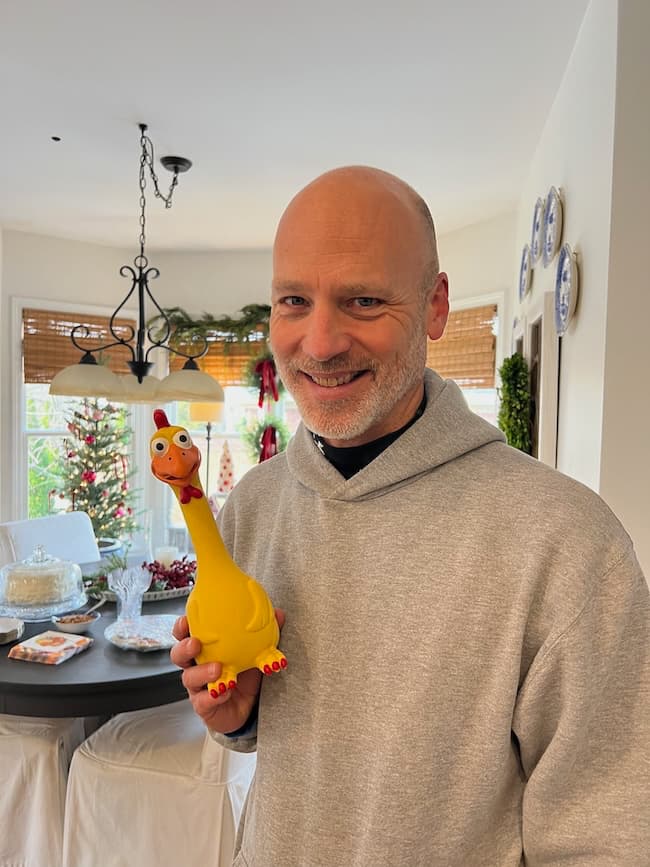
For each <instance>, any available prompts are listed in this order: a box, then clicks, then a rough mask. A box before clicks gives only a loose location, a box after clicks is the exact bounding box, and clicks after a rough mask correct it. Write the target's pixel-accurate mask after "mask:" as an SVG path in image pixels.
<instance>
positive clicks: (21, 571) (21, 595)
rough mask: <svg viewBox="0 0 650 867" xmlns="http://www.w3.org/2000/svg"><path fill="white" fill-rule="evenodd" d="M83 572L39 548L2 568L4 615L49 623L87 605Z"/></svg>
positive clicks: (0, 584)
mask: <svg viewBox="0 0 650 867" xmlns="http://www.w3.org/2000/svg"><path fill="white" fill-rule="evenodd" d="M86 599H87V597H86V592H85V590H84V586H83V579H82V577H81V569H80V568H79V566H78V565H77V564H76V563H71V562H70V561H68V560H59V559H58V558H56V557H50V556H49V555H48V554H46V553H45V551H44V549H43V546H42V545H37V546H36V548H35V549H34V553H33V554H32V556H31V557H28V558H27V559H26V560H21V561H20V562H18V563H8V564H7V565H6V566H3V567H2V569H0V615H2V616H7V617H19V618H20V619H21V620H28V621H41V620H43V621H44V620H49V619H50V617H51V616H52V615H53V614H62V613H63V612H65V611H74V610H75V609H76V608H81V606H82V605H84V604H85V602H86Z"/></svg>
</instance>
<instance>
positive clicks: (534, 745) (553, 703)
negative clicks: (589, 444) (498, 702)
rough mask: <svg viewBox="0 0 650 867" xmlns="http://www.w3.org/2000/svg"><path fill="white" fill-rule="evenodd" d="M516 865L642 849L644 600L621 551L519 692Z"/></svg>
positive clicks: (623, 859) (647, 703)
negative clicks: (519, 852)
mask: <svg viewBox="0 0 650 867" xmlns="http://www.w3.org/2000/svg"><path fill="white" fill-rule="evenodd" d="M513 732H514V735H515V737H516V738H517V741H518V745H519V750H520V756H521V764H522V768H523V772H524V775H525V779H526V786H525V791H524V799H523V818H522V821H523V826H522V834H523V843H524V854H525V857H526V864H527V865H528V867H537V865H551V864H560V863H561V864H562V865H565V867H578V865H580V867H583V865H584V867H587V865H588V867H605V865H612V864H616V865H617V867H633V865H634V867H641V865H644V864H648V860H647V859H648V857H650V856H649V855H648V853H649V852H650V601H649V594H648V586H647V584H646V581H645V579H644V577H643V574H642V572H641V569H640V567H639V565H638V563H637V561H636V558H635V556H634V553H633V552H632V551H631V550H629V551H628V552H627V553H626V554H625V555H624V556H623V558H622V559H620V560H619V561H618V562H617V563H616V564H615V565H614V566H613V567H612V568H611V569H610V570H609V571H608V572H607V574H606V575H605V576H604V577H603V578H602V579H601V580H600V581H597V582H595V586H594V589H593V592H592V593H591V595H590V597H589V598H588V600H587V601H586V603H585V604H584V606H583V607H582V609H581V610H580V612H579V613H578V614H577V616H576V617H575V618H574V619H573V621H572V622H571V623H570V624H569V626H568V627H567V628H566V629H565V630H564V631H563V632H562V633H561V634H560V635H559V636H555V637H554V638H553V639H550V640H549V646H548V647H542V648H541V649H540V651H539V653H538V654H537V657H536V659H535V661H534V663H533V665H531V667H530V670H529V672H528V674H527V676H526V679H525V680H524V683H523V684H522V686H521V689H520V690H519V694H518V698H517V702H516V706H515V713H514V716H513Z"/></svg>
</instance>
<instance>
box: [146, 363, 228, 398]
mask: <svg viewBox="0 0 650 867" xmlns="http://www.w3.org/2000/svg"><path fill="white" fill-rule="evenodd" d="M156 396H157V398H158V400H159V401H162V402H163V403H167V402H169V401H172V400H189V401H195V400H197V401H201V402H204V403H223V401H224V394H223V388H222V387H221V386H220V385H219V383H218V382H217V380H216V379H215V378H214V377H213V376H210V374H209V373H202V372H201V371H200V370H175V371H174V372H173V373H170V374H169V376H166V377H165V378H164V379H163V381H162V382H161V383H160V385H159V387H158V392H157V395H156Z"/></svg>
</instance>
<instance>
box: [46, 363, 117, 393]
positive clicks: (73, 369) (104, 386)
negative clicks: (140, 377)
mask: <svg viewBox="0 0 650 867" xmlns="http://www.w3.org/2000/svg"><path fill="white" fill-rule="evenodd" d="M121 391H122V384H121V382H120V378H119V376H117V374H115V373H113V371H112V370H110V369H109V368H108V367H104V366H103V365H101V364H71V365H69V366H68V367H64V368H63V370H60V371H59V372H58V373H57V374H56V376H55V377H54V379H53V380H52V382H51V383H50V394H62V395H68V396H70V397H108V396H109V395H110V396H111V399H112V400H117V395H118V394H120V393H121Z"/></svg>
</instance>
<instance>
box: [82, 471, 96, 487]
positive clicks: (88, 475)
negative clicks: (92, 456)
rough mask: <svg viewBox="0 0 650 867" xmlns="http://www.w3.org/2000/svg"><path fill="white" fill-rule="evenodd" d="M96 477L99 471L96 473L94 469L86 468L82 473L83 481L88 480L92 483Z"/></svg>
mask: <svg viewBox="0 0 650 867" xmlns="http://www.w3.org/2000/svg"><path fill="white" fill-rule="evenodd" d="M96 478H97V473H95V472H94V471H93V470H84V471H83V473H82V474H81V480H82V481H83V482H88V484H89V485H92V483H93V482H94V481H95V479H96Z"/></svg>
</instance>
